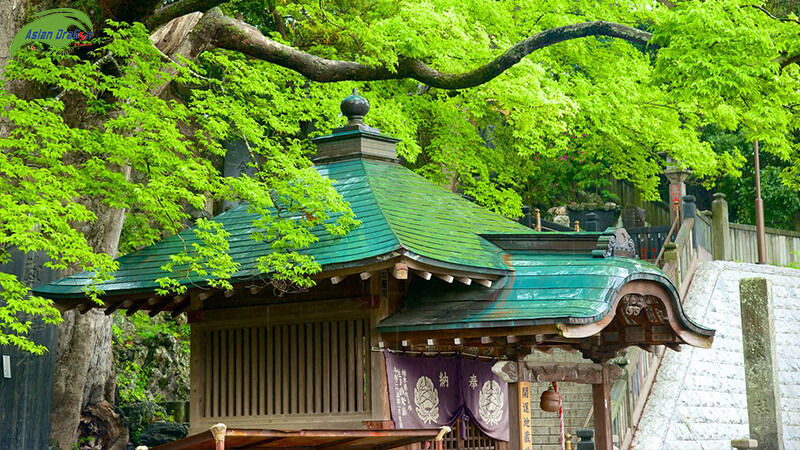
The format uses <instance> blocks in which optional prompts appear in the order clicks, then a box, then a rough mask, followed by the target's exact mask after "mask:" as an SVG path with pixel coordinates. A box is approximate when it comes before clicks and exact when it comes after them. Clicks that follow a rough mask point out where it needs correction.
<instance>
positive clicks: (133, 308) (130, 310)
mask: <svg viewBox="0 0 800 450" xmlns="http://www.w3.org/2000/svg"><path fill="white" fill-rule="evenodd" d="M145 303H147V299H146V298H143V299H141V300H136V302H135V303H134V304H133V306H131V307H130V308H128V310H127V311H125V315H126V316H128V317H130V316H132V315H134V314H136V311H138V310H140V309H142V306H144V304H145Z"/></svg>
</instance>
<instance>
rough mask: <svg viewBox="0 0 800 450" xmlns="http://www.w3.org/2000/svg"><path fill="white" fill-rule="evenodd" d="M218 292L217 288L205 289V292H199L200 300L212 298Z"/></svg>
mask: <svg viewBox="0 0 800 450" xmlns="http://www.w3.org/2000/svg"><path fill="white" fill-rule="evenodd" d="M216 293H217V290H216V289H210V290H207V291H203V292H201V293H199V294H197V298H199V299H200V301H204V300H206V299H208V298H210V297H211V296H212V295H214V294H216Z"/></svg>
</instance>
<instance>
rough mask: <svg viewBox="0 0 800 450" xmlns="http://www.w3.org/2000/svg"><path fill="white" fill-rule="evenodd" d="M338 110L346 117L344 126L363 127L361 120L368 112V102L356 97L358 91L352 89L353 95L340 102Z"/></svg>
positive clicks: (358, 96)
mask: <svg viewBox="0 0 800 450" xmlns="http://www.w3.org/2000/svg"><path fill="white" fill-rule="evenodd" d="M339 109H341V110H342V114H344V115H345V116H347V125H346V126H354V125H365V124H364V120H363V119H364V116H366V115H367V113H368V112H369V102H368V101H367V99H365V98H364V97H362V96H360V95H358V90H357V89H355V88H353V94H352V95H348V96H347V97H345V99H344V100H342V104H341V105H339Z"/></svg>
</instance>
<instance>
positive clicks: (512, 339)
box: [506, 336, 519, 344]
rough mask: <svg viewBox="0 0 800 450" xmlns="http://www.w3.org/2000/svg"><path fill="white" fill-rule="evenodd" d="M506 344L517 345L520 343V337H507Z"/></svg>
mask: <svg viewBox="0 0 800 450" xmlns="http://www.w3.org/2000/svg"><path fill="white" fill-rule="evenodd" d="M506 342H508V343H509V344H516V343H517V342H519V336H506Z"/></svg>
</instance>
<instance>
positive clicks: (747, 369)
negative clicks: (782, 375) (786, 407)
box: [739, 278, 783, 450]
mask: <svg viewBox="0 0 800 450" xmlns="http://www.w3.org/2000/svg"><path fill="white" fill-rule="evenodd" d="M739 301H740V303H741V307H742V347H743V348H744V374H745V386H746V388H747V418H748V419H749V422H750V437H751V438H754V439H756V440H757V441H758V448H760V449H763V450H783V422H782V421H781V401H780V399H781V396H780V392H779V389H780V385H779V384H778V364H777V358H776V357H775V321H774V319H773V315H772V286H771V284H770V282H769V280H767V279H766V278H742V279H741V280H739Z"/></svg>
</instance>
